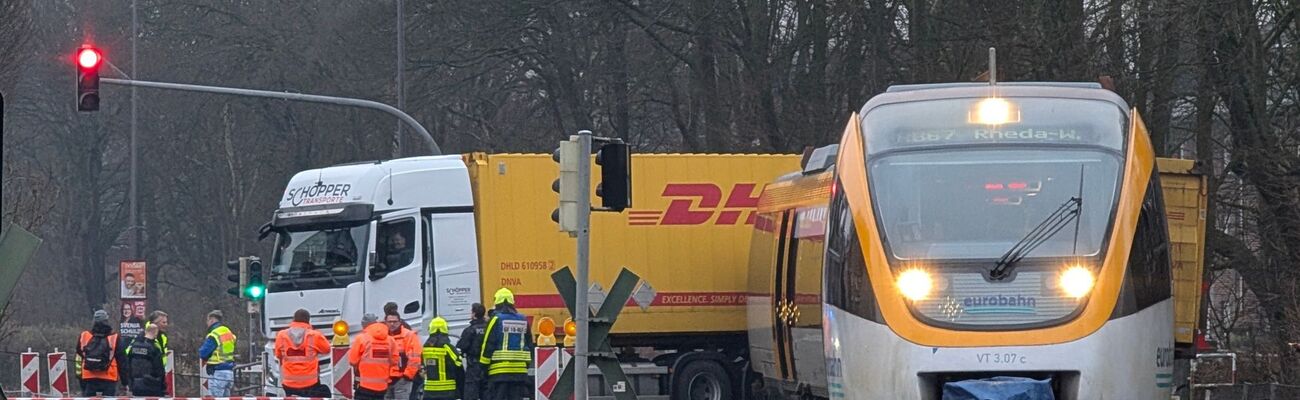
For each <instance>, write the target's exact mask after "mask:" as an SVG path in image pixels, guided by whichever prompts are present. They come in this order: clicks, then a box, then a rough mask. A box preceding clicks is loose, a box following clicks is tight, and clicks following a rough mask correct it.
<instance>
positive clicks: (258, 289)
mask: <svg viewBox="0 0 1300 400" xmlns="http://www.w3.org/2000/svg"><path fill="white" fill-rule="evenodd" d="M263 282H264V281H263V280H262V259H260V258H257V257H248V284H247V285H245V286H244V298H246V299H249V300H252V301H260V300H262V297H265V296H266V284H265V283H263Z"/></svg>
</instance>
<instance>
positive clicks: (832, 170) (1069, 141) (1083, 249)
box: [747, 83, 1199, 400]
mask: <svg viewBox="0 0 1300 400" xmlns="http://www.w3.org/2000/svg"><path fill="white" fill-rule="evenodd" d="M1156 164H1157V163H1156V157H1155V154H1154V151H1153V149H1152V145H1151V142H1150V138H1149V137H1148V134H1147V131H1146V128H1145V127H1144V126H1143V123H1142V120H1141V118H1140V117H1139V115H1138V113H1137V111H1136V110H1134V109H1131V108H1130V107H1129V106H1128V105H1127V104H1126V103H1125V102H1124V100H1123V99H1121V98H1120V97H1119V96H1118V95H1116V94H1115V93H1113V92H1111V91H1109V90H1106V89H1103V88H1102V87H1101V86H1100V85H1097V84H1091V83H1000V84H997V85H988V84H982V83H979V84H975V83H971V84H960V83H959V84H929V85H906V86H894V87H891V88H889V90H888V91H887V92H885V93H883V94H881V95H878V96H876V97H874V98H872V99H871V100H870V101H869V102H867V104H866V105H865V106H864V107H863V108H862V110H861V112H860V113H857V114H854V115H853V116H852V117H851V118H850V120H849V122H848V126H847V128H846V129H845V131H844V135H843V138H842V139H841V141H840V143H839V145H838V146H828V147H826V148H822V149H818V150H817V151H814V152H813V153H811V154H810V156H809V157H806V160H805V166H804V168H803V170H802V171H800V172H797V173H792V174H790V175H787V176H785V177H783V178H781V179H778V180H777V181H776V182H773V183H771V184H769V185H767V187H766V188H765V190H764V192H763V194H762V197H761V199H760V201H759V213H760V214H759V217H758V219H757V220H756V222H755V235H754V239H753V243H752V245H751V269H750V275H749V290H748V292H749V301H748V307H749V310H748V312H747V315H748V319H749V332H748V335H749V344H750V357H751V367H752V368H753V370H754V372H756V373H757V374H759V375H762V376H763V377H764V380H765V382H766V383H768V386H767V387H768V388H769V389H780V391H783V392H785V393H790V392H795V393H801V394H804V395H806V396H815V397H829V398H831V399H918V400H922V399H924V400H932V399H934V400H937V399H940V398H942V391H943V389H944V387H945V385H948V384H951V383H954V382H959V381H965V380H979V379H990V378H997V377H1019V378H1030V379H1034V380H1037V381H1038V382H1040V383H1039V384H1041V385H1047V386H1048V387H1050V390H1051V392H1052V393H1053V397H1054V398H1055V399H1168V398H1169V394H1170V390H1171V386H1172V381H1173V370H1172V369H1173V364H1174V348H1175V343H1174V342H1175V341H1174V337H1175V336H1174V332H1173V330H1174V301H1173V295H1172V289H1171V286H1172V284H1171V282H1172V281H1173V278H1172V274H1173V271H1172V270H1171V269H1172V268H1173V264H1172V263H1171V255H1170V254H1171V244H1170V243H1171V242H1170V235H1169V231H1168V229H1167V226H1166V217H1165V212H1164V208H1165V204H1164V202H1163V201H1162V198H1161V185H1160V180H1159V173H1158V171H1157V166H1156ZM1198 254H1199V253H1198ZM1198 257H1199V255H1198ZM1198 285H1199V284H1198ZM1180 307H1181V306H1180Z"/></svg>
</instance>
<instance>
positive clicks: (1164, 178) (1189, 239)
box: [1156, 158, 1206, 345]
mask: <svg viewBox="0 0 1300 400" xmlns="http://www.w3.org/2000/svg"><path fill="white" fill-rule="evenodd" d="M1156 167H1157V168H1158V169H1159V171H1160V187H1161V189H1162V191H1163V194H1164V199H1165V217H1166V218H1165V220H1166V221H1167V223H1168V225H1169V241H1170V244H1171V246H1173V248H1172V249H1170V250H1171V251H1170V253H1169V254H1170V257H1172V258H1173V278H1174V288H1173V293H1174V342H1176V343H1177V344H1179V345H1191V344H1193V341H1194V340H1195V333H1196V328H1197V323H1198V321H1199V320H1200V316H1201V277H1202V273H1203V271H1204V269H1205V207H1206V183H1205V176H1204V175H1202V174H1201V173H1200V172H1198V171H1196V170H1195V163H1194V162H1193V161H1192V160H1179V159H1170V158H1161V159H1157V161H1156Z"/></svg>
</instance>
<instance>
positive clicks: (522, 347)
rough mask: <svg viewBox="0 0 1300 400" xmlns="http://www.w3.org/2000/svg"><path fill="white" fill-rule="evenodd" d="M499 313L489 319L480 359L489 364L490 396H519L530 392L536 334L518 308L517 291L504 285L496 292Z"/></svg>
mask: <svg viewBox="0 0 1300 400" xmlns="http://www.w3.org/2000/svg"><path fill="white" fill-rule="evenodd" d="M493 299H494V300H495V301H494V302H493V304H495V305H496V306H495V311H496V313H495V314H494V315H493V316H492V319H491V320H489V321H488V325H487V337H485V338H484V339H483V347H482V351H480V352H479V362H480V363H483V365H486V366H487V370H488V372H487V375H488V399H492V400H517V399H522V398H526V397H529V396H531V393H532V385H531V384H529V382H530V378H529V377H528V364H531V363H532V362H533V353H532V351H533V337H532V335H531V334H530V332H532V330H531V329H529V327H528V319H527V318H524V316H523V315H520V314H519V312H518V311H515V305H514V304H515V294H514V293H513V292H511V291H510V289H506V288H501V290H497V292H496V295H494V296H493Z"/></svg>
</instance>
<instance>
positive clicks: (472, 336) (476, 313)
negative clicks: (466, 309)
mask: <svg viewBox="0 0 1300 400" xmlns="http://www.w3.org/2000/svg"><path fill="white" fill-rule="evenodd" d="M470 311H471V312H472V313H473V319H471V320H470V321H469V326H467V327H465V330H464V331H462V332H461V333H460V339H458V340H457V341H456V348H457V349H460V354H463V355H464V358H465V380H464V382H463V383H462V384H461V388H462V389H461V393H462V394H463V395H464V396H463V397H462V399H464V400H479V399H481V398H483V397H484V394H486V391H487V376H486V374H485V373H486V371H485V370H484V369H483V364H479V362H478V356H479V352H480V350H482V347H483V335H484V334H485V333H486V332H487V318H485V317H484V316H483V314H484V312H485V309H484V307H483V304H480V303H474V306H472V307H470Z"/></svg>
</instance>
